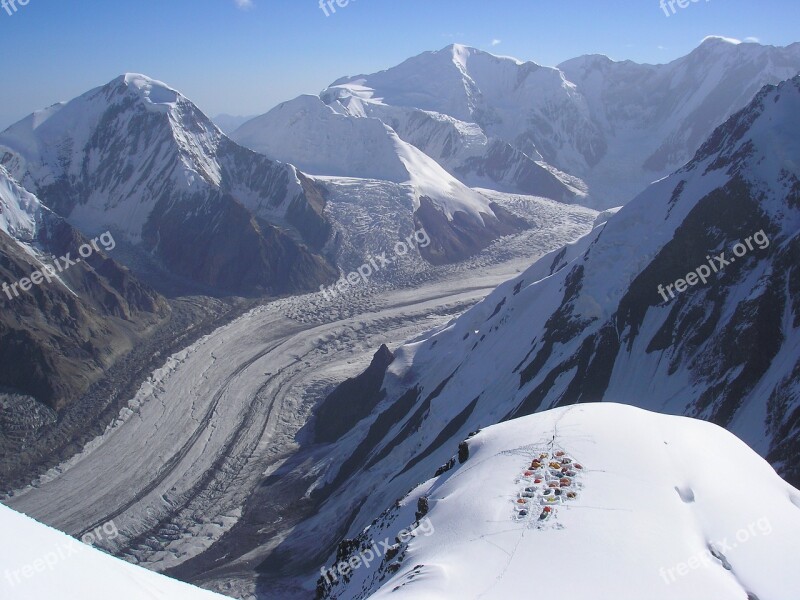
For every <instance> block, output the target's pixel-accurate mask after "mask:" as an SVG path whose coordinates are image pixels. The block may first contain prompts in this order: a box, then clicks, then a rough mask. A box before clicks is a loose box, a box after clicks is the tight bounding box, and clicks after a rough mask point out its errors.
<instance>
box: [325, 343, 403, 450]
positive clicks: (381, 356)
mask: <svg viewBox="0 0 800 600" xmlns="http://www.w3.org/2000/svg"><path fill="white" fill-rule="evenodd" d="M392 361H394V355H393V354H392V352H391V351H390V350H389V348H387V347H386V345H385V344H384V345H382V346H381V347H380V348H379V349H378V351H377V352H376V353H375V356H373V358H372V362H371V363H370V365H369V367H368V368H367V369H366V371H364V372H363V373H361V374H360V375H358V376H356V377H354V378H352V379H348V380H347V381H344V382H343V383H341V384H340V385H339V386H338V387H337V388H336V389H335V390H334V391H333V392H331V394H330V395H329V396H328V397H327V398H325V400H324V401H323V402H322V404H321V405H320V407H319V409H318V411H317V421H316V426H315V437H316V441H317V442H321V443H329V442H335V441H337V440H338V439H339V438H341V437H342V436H343V435H345V434H346V433H347V432H348V431H350V430H351V429H352V428H353V427H354V426H355V425H356V423H358V422H359V421H360V420H361V419H363V418H364V417H366V416H368V415H369V414H370V413H371V412H372V410H373V409H374V408H375V407H376V406H377V405H378V403H379V402H380V401H381V400H383V398H384V397H385V396H386V392H385V391H384V390H382V389H381V388H382V386H383V378H384V376H385V374H386V369H388V368H389V365H390V364H392Z"/></svg>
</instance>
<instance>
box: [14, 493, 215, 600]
mask: <svg viewBox="0 0 800 600" xmlns="http://www.w3.org/2000/svg"><path fill="white" fill-rule="evenodd" d="M0 531H2V532H3V543H2V544H0V565H2V567H3V577H2V579H0V597H2V598H3V600H43V599H45V598H59V599H63V600H108V599H109V598H114V599H115V600H214V599H215V598H216V599H217V600H222V599H223V598H225V597H224V596H221V595H219V594H214V593H212V592H209V591H206V590H203V589H200V588H196V587H193V586H191V585H187V584H185V583H182V582H180V581H176V580H174V579H170V578H169V577H165V576H164V575H159V574H158V573H153V572H151V571H148V570H146V569H143V568H141V567H137V566H135V565H131V564H129V563H126V562H125V561H122V560H119V559H117V558H114V557H113V556H110V555H108V554H105V553H104V552H101V551H100V550H97V549H95V548H93V547H91V546H89V545H87V544H83V543H82V542H79V541H77V540H76V539H74V538H71V537H69V536H68V535H66V534H64V533H61V532H60V531H56V530H55V529H52V528H50V527H47V526H46V525H42V524H41V523H38V522H36V521H34V520H33V519H31V518H30V517H26V516H25V515H22V514H20V513H18V512H15V511H13V510H11V509H10V508H7V507H5V506H3V505H0Z"/></svg>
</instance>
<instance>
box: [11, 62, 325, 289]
mask: <svg viewBox="0 0 800 600" xmlns="http://www.w3.org/2000/svg"><path fill="white" fill-rule="evenodd" d="M0 164H3V165H5V167H6V168H7V169H8V171H9V172H10V173H11V174H12V175H13V176H14V177H15V178H16V179H17V180H18V181H20V183H22V184H23V185H24V186H25V187H26V188H27V189H29V190H30V191H32V192H34V193H36V194H37V195H38V196H39V198H40V199H41V200H42V202H44V203H45V205H47V206H48V207H50V208H51V209H53V210H54V211H55V212H56V213H58V214H60V215H61V216H63V217H65V218H67V219H68V221H69V222H70V223H71V224H72V225H74V226H75V227H77V228H78V229H80V230H81V231H83V232H84V233H87V234H92V235H94V234H96V233H98V232H100V231H104V230H106V229H111V230H112V231H113V232H114V233H115V235H117V237H118V238H119V241H120V242H124V243H125V244H127V245H129V246H131V247H133V248H135V249H137V250H139V251H143V253H146V254H147V255H148V256H147V257H148V258H150V259H153V262H154V263H155V264H154V265H152V267H153V268H154V269H161V270H166V271H167V272H169V273H170V274H171V275H173V276H176V277H178V278H182V279H184V280H186V281H188V282H190V283H193V284H196V285H199V286H202V287H204V288H210V289H212V290H217V291H222V292H225V293H250V292H258V291H262V292H263V291H270V292H284V291H290V290H298V289H314V288H316V287H317V286H318V285H319V284H320V283H322V282H326V281H328V280H330V279H331V278H332V277H333V275H334V271H333V269H332V268H331V267H330V265H328V264H327V263H326V261H324V260H323V259H322V258H321V257H320V256H318V255H317V254H315V251H317V250H319V249H320V248H321V247H322V246H323V245H324V244H325V243H326V241H327V239H328V236H329V234H330V226H329V224H328V223H327V221H326V220H325V217H324V214H323V210H324V204H325V202H324V198H323V195H322V190H321V189H320V188H318V186H316V185H315V184H314V183H313V182H312V181H311V180H309V179H308V178H306V177H305V176H304V175H303V174H301V173H300V172H298V171H297V170H296V169H295V168H294V167H292V166H290V165H285V164H280V163H274V162H272V161H269V160H267V159H266V158H264V157H263V156H261V155H259V154H256V153H254V152H251V151H249V150H245V149H244V148H242V147H240V146H238V145H236V144H235V143H233V142H231V141H230V140H229V139H228V138H227V137H226V136H225V135H223V134H222V132H220V131H219V129H218V128H217V127H216V126H215V125H213V124H212V123H211V121H210V120H209V119H208V118H207V117H206V116H205V115H203V113H202V112H200V111H199V110H198V109H197V107H196V106H194V104H192V103H191V102H190V101H189V100H188V99H186V98H185V97H184V96H182V95H181V94H179V93H178V92H176V91H175V90H173V89H171V88H170V87H168V86H167V85H165V84H163V83H161V82H158V81H154V80H152V79H149V78H147V77H145V76H143V75H136V74H127V75H124V76H121V77H119V78H117V79H115V80H113V81H112V82H110V83H108V84H107V85H105V86H103V87H100V88H97V89H94V90H91V91H90V92H87V93H86V94H84V95H82V96H80V97H78V98H76V99H74V100H72V101H70V102H68V103H65V104H57V105H55V106H52V107H50V108H48V109H45V110H43V111H39V112H37V113H34V114H32V115H30V116H29V117H27V118H26V119H24V120H22V121H20V122H19V123H17V124H16V125H14V126H12V127H10V128H9V129H7V130H6V131H5V132H3V133H2V134H0Z"/></svg>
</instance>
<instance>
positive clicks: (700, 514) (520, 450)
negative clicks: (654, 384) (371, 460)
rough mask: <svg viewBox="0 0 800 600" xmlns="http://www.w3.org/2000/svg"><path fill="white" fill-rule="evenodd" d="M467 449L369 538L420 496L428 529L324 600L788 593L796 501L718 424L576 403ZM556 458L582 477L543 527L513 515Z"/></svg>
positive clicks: (697, 597)
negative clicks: (534, 466)
mask: <svg viewBox="0 0 800 600" xmlns="http://www.w3.org/2000/svg"><path fill="white" fill-rule="evenodd" d="M468 444H469V458H468V460H467V461H466V462H465V463H463V464H460V465H457V466H456V467H455V468H453V469H452V470H450V471H449V472H447V473H445V474H443V475H441V476H439V477H436V478H434V479H431V480H430V481H428V482H426V483H424V484H422V485H420V486H419V487H418V488H416V489H415V490H414V491H413V492H411V493H410V494H409V495H408V496H407V497H406V498H404V499H403V501H402V502H401V503H400V506H399V508H398V509H394V510H390V511H388V512H387V513H385V514H384V516H383V517H382V518H381V519H379V521H378V522H377V523H376V524H375V525H373V526H372V528H370V529H368V530H367V532H366V538H368V539H372V540H382V539H384V537H385V536H386V535H388V534H392V535H390V537H392V538H393V534H395V533H396V532H397V531H400V530H402V529H403V528H406V527H409V526H410V527H411V528H412V529H413V526H414V522H415V516H414V513H415V511H416V510H417V509H418V504H419V499H420V498H422V497H425V498H427V504H428V507H429V510H428V512H427V514H426V515H425V518H426V519H429V520H430V523H431V525H432V527H433V528H434V529H435V533H433V534H432V535H417V536H416V537H414V538H412V540H411V541H410V542H409V543H408V544H406V545H401V547H399V548H398V554H397V556H398V558H395V559H391V560H387V561H384V562H383V563H382V564H381V563H380V561H378V563H376V564H373V565H371V568H367V567H364V566H362V567H361V568H359V569H356V570H355V571H354V572H353V574H352V576H351V579H350V581H349V583H348V584H345V585H340V586H339V587H336V588H335V592H334V593H332V594H331V595H330V596H329V598H336V599H337V600H345V599H347V600H355V599H363V598H371V599H375V600H378V599H383V598H392V599H393V600H404V599H406V598H408V599H410V600H411V599H413V600H446V599H453V600H461V599H464V598H470V599H472V600H480V599H484V600H495V599H500V598H518V597H526V596H528V595H530V593H531V591H532V590H538V591H537V592H536V593H537V594H538V593H539V592H541V593H542V594H545V595H546V596H548V597H553V596H555V597H559V598H575V599H578V600H588V599H589V598H602V599H603V600H605V599H607V598H614V599H616V600H642V598H648V599H650V600H710V599H713V600H744V599H745V598H749V599H751V600H752V599H755V598H758V599H760V600H793V599H794V598H796V597H797V591H798V590H800V571H798V570H797V568H796V566H797V565H796V558H797V552H796V548H797V539H798V536H800V491H798V490H796V489H795V488H793V487H791V486H790V485H788V484H787V483H786V482H784V481H783V480H782V479H781V478H780V477H779V476H778V475H777V474H776V473H775V471H774V470H773V469H772V468H771V467H770V466H769V464H767V463H766V462H765V461H764V460H763V459H761V458H760V457H759V456H758V455H757V454H756V453H755V452H753V451H752V450H751V449H750V448H748V447H747V446H746V445H745V444H744V443H743V442H742V441H740V440H739V439H738V438H736V437H735V436H733V435H732V434H730V433H728V432H727V431H725V430H724V429H722V428H720V427H717V426H716V425H712V424H709V423H706V422H702V421H698V420H694V419H690V418H686V417H674V416H666V415H660V414H657V413H651V412H647V411H644V410H642V409H638V408H634V407H630V406H626V405H619V404H613V403H602V404H587V405H578V406H574V407H567V408H559V409H555V410H551V411H548V412H545V413H539V414H536V415H531V416H528V417H522V418H519V419H515V420H512V421H508V422H505V423H502V424H499V425H494V426H491V427H489V428H487V429H485V430H483V431H481V432H480V433H478V434H477V435H476V436H474V437H472V438H471V439H470V440H469V442H468ZM454 450H455V449H454ZM560 453H564V457H566V456H570V457H572V460H573V461H574V462H571V463H570V466H574V464H575V462H578V463H580V465H581V466H582V467H583V468H582V470H579V471H578V472H579V476H578V477H575V478H573V480H572V481H571V482H570V483H569V484H567V485H565V486H562V489H563V491H564V494H563V495H561V496H558V497H557V498H558V500H557V501H556V502H553V503H550V504H549V506H550V507H552V510H551V512H550V513H549V516H547V517H546V518H545V519H543V520H541V519H540V518H539V517H540V514H541V512H543V511H540V510H536V511H530V514H528V515H527V516H525V517H520V516H519V513H520V507H521V506H522V507H525V508H528V507H530V505H531V503H532V499H530V498H526V497H525V495H524V492H523V490H524V489H525V488H526V487H531V486H532V487H533V488H539V489H542V488H546V484H545V483H540V484H534V483H533V481H535V478H536V473H533V474H531V472H530V471H528V469H529V466H530V463H531V461H532V460H534V459H537V458H539V457H540V456H543V455H544V454H546V455H547V458H545V459H544V460H543V462H544V463H547V462H549V461H553V460H555V461H562V460H564V458H560V457H557V454H560ZM548 470H552V469H550V468H549V467H548V466H547V465H545V466H544V467H543V468H542V469H540V470H539V471H538V472H546V471H548ZM526 472H527V473H528V476H526ZM562 481H563V480H562ZM550 489H552V488H550ZM557 489H558V488H557ZM569 490H575V491H577V497H576V498H575V499H574V500H567V499H566V492H567V491H569ZM521 500H522V501H523V503H520V501H521ZM545 514H547V513H545ZM428 529H430V526H429V527H428ZM373 534H374V535H373ZM543 597H544V596H543Z"/></svg>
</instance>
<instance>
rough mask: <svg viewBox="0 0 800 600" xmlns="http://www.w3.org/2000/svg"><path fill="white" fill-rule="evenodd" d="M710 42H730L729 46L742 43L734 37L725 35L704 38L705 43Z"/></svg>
mask: <svg viewBox="0 0 800 600" xmlns="http://www.w3.org/2000/svg"><path fill="white" fill-rule="evenodd" d="M708 40H722V41H723V42H728V43H729V44H734V45H736V44H741V43H742V40H737V39H736V38H732V37H725V36H724V35H707V36H706V37H704V38H703V42H707V41H708ZM701 43H702V42H701Z"/></svg>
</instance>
